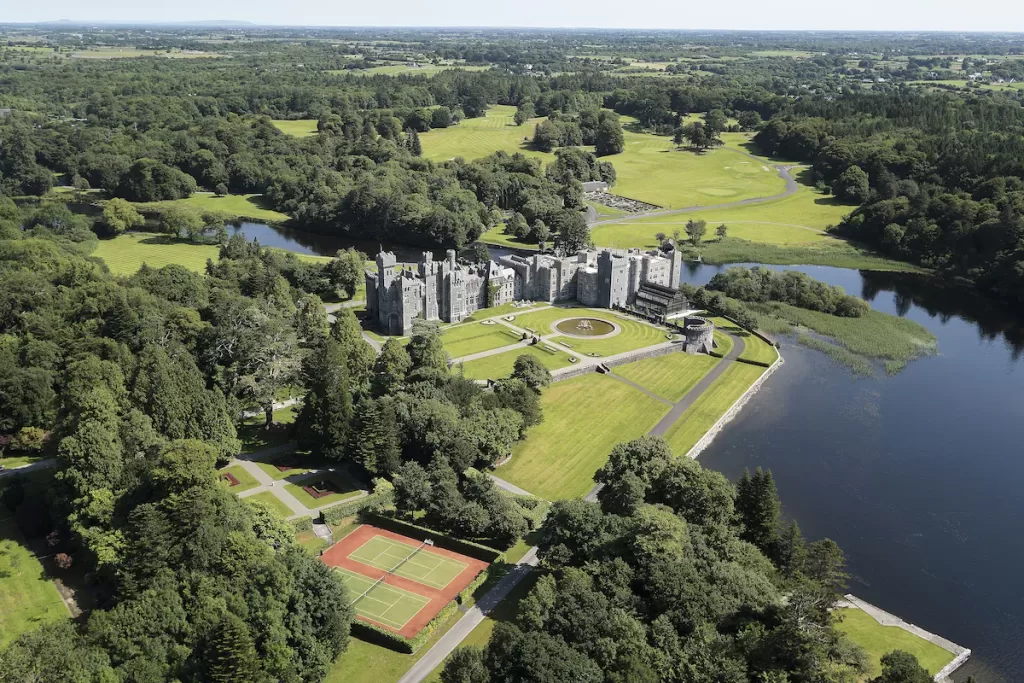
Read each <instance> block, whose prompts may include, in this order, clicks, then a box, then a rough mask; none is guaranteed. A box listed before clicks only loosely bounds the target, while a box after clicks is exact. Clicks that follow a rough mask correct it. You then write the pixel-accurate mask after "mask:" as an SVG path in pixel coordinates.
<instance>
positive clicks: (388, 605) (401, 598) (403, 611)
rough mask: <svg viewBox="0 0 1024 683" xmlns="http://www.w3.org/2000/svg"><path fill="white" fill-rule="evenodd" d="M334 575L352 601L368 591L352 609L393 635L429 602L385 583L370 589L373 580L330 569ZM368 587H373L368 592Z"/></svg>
mask: <svg viewBox="0 0 1024 683" xmlns="http://www.w3.org/2000/svg"><path fill="white" fill-rule="evenodd" d="M334 571H336V572H338V574H340V575H341V577H342V581H343V582H344V583H345V586H346V587H347V588H348V591H349V594H350V595H351V596H352V599H353V600H355V599H356V598H357V596H359V595H361V594H362V593H363V592H364V591H366V590H367V589H369V592H367V593H366V595H363V596H362V597H361V598H359V599H358V600H356V602H355V605H354V606H355V609H356V614H358V615H359V616H361V617H365V618H367V619H372V620H373V621H375V622H377V623H379V624H383V625H384V626H388V627H390V628H393V629H395V630H396V631H397V630H400V629H401V628H402V627H403V626H405V625H406V624H407V623H408V622H409V620H410V619H412V618H413V617H414V616H416V615H417V614H418V613H419V611H420V610H421V609H423V608H424V607H426V605H427V603H428V602H430V598H428V597H425V596H422V595H416V594H415V593H410V592H409V591H404V590H402V589H401V588H396V587H395V586H389V585H388V584H386V583H378V584H377V585H375V586H374V580H373V579H371V578H368V577H365V576H363V575H362V574H356V573H355V572H350V571H348V570H346V569H342V568H341V567H334ZM371 586H373V587H372V588H371Z"/></svg>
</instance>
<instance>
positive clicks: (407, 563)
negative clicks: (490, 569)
mask: <svg viewBox="0 0 1024 683" xmlns="http://www.w3.org/2000/svg"><path fill="white" fill-rule="evenodd" d="M348 559H350V560H355V561H356V562H361V563H363V564H366V565H369V566H371V567H376V568H377V569H383V570H384V571H386V572H393V573H394V574H395V575H396V576H402V577H405V578H407V579H412V580H413V581H415V582H417V583H422V584H423V585H424V586H430V587H431V588H435V589H437V590H441V589H443V588H444V587H445V586H447V585H448V584H450V583H451V582H452V581H454V580H455V578H456V577H458V575H459V574H461V573H462V572H463V570H465V569H466V567H467V566H468V565H466V564H465V563H464V562H459V561H457V560H453V559H451V558H448V557H442V556H441V555H437V554H435V553H432V552H430V551H429V550H428V549H427V548H426V547H424V546H419V545H412V544H409V543H402V542H401V541H396V540H395V539H393V538H388V537H387V536H374V537H373V538H371V539H370V540H368V541H367V542H366V543H364V544H362V545H361V546H359V547H358V548H356V549H355V551H353V552H352V553H351V554H350V555H349V556H348Z"/></svg>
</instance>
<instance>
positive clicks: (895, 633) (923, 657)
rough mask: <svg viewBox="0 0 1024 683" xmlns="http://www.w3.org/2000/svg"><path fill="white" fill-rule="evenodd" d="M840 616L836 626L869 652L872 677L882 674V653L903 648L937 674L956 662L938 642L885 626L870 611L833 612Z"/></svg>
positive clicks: (849, 610)
mask: <svg viewBox="0 0 1024 683" xmlns="http://www.w3.org/2000/svg"><path fill="white" fill-rule="evenodd" d="M833 614H834V615H835V616H836V617H837V618H838V619H837V624H836V628H838V629H839V630H840V631H842V632H843V633H845V634H846V635H847V636H849V638H850V640H852V641H853V642H855V643H857V644H858V645H860V646H861V647H862V648H864V650H865V651H866V652H867V653H868V658H869V660H870V661H871V670H870V671H869V672H868V677H874V676H877V675H878V674H880V673H881V671H882V665H881V659H882V655H885V654H888V653H890V652H892V651H893V650H903V651H904V652H909V653H910V654H912V655H914V656H915V657H917V661H918V662H920V663H921V666H923V667H924V668H925V669H927V670H928V673H929V674H931V675H933V676H934V675H935V674H936V673H938V671H939V670H940V669H941V668H942V667H944V666H946V665H947V664H949V663H950V662H951V661H953V655H952V654H951V653H950V652H947V651H946V650H943V649H942V648H941V647H939V646H938V645H935V644H933V643H929V642H928V641H927V640H925V639H923V638H918V637H917V636H915V635H914V634H913V633H907V632H906V631H904V630H903V629H901V628H898V627H896V626H882V625H881V624H879V623H878V622H877V621H875V620H874V618H872V617H871V615H870V614H868V613H866V612H864V611H862V610H859V609H850V608H843V609H837V610H836V611H835V612H834V613H833Z"/></svg>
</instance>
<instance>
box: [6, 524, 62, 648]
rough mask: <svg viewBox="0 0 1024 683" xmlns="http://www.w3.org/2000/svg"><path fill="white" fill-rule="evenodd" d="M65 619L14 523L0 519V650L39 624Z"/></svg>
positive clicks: (51, 587) (57, 598) (53, 588)
mask: <svg viewBox="0 0 1024 683" xmlns="http://www.w3.org/2000/svg"><path fill="white" fill-rule="evenodd" d="M3 513H4V514H7V510H6V509H3ZM67 618H68V610H67V608H66V607H65V606H64V602H63V601H62V600H61V597H60V594H59V593H58V592H57V588H56V586H54V585H53V582H52V581H50V580H49V579H47V578H46V577H45V575H44V572H43V565H42V564H40V563H39V560H37V559H36V558H35V556H34V555H33V554H32V552H31V551H30V550H29V549H28V548H27V547H26V546H25V539H24V538H22V535H21V532H20V531H19V530H18V527H17V526H16V525H15V523H14V520H13V519H5V520H0V648H3V647H4V646H5V645H7V644H8V643H10V642H11V641H12V640H14V639H15V638H17V637H18V636H20V635H21V634H22V633H25V632H27V631H33V630H35V629H37V628H39V627H40V626H41V625H42V624H45V623H48V622H52V621H57V620H59V619H67Z"/></svg>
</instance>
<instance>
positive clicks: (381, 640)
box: [351, 600, 459, 655]
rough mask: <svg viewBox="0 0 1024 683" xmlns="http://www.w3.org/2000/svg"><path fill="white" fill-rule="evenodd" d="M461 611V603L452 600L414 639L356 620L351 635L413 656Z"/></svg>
mask: <svg viewBox="0 0 1024 683" xmlns="http://www.w3.org/2000/svg"><path fill="white" fill-rule="evenodd" d="M458 610H459V603H458V602H457V601H456V600H452V601H451V602H449V603H448V604H447V605H445V606H444V607H442V608H441V611H440V612H438V613H437V614H436V615H435V616H434V618H433V619H431V620H430V621H429V622H427V624H426V626H424V627H423V628H422V629H421V630H420V632H419V633H417V634H416V635H414V636H413V637H412V638H406V637H405V636H403V635H399V634H397V633H395V632H393V631H388V630H387V629H385V628H382V627H380V626H377V625H375V624H369V623H367V622H365V621H361V620H359V619H356V620H355V621H353V622H352V628H351V633H352V635H354V636H355V637H356V638H359V639H360V640H365V641H366V642H368V643H373V644H374V645H380V646H382V647H386V648H388V649H391V650H397V651H398V652H404V653H405V654H410V655H411V654H413V653H414V652H416V651H417V650H419V649H420V648H421V647H423V644H424V643H426V642H427V641H428V640H430V636H432V635H433V634H434V632H435V631H437V629H439V628H440V627H441V626H444V625H445V624H446V623H447V622H448V620H449V619H451V618H452V617H453V616H454V615H455V613H456V612H458Z"/></svg>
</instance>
